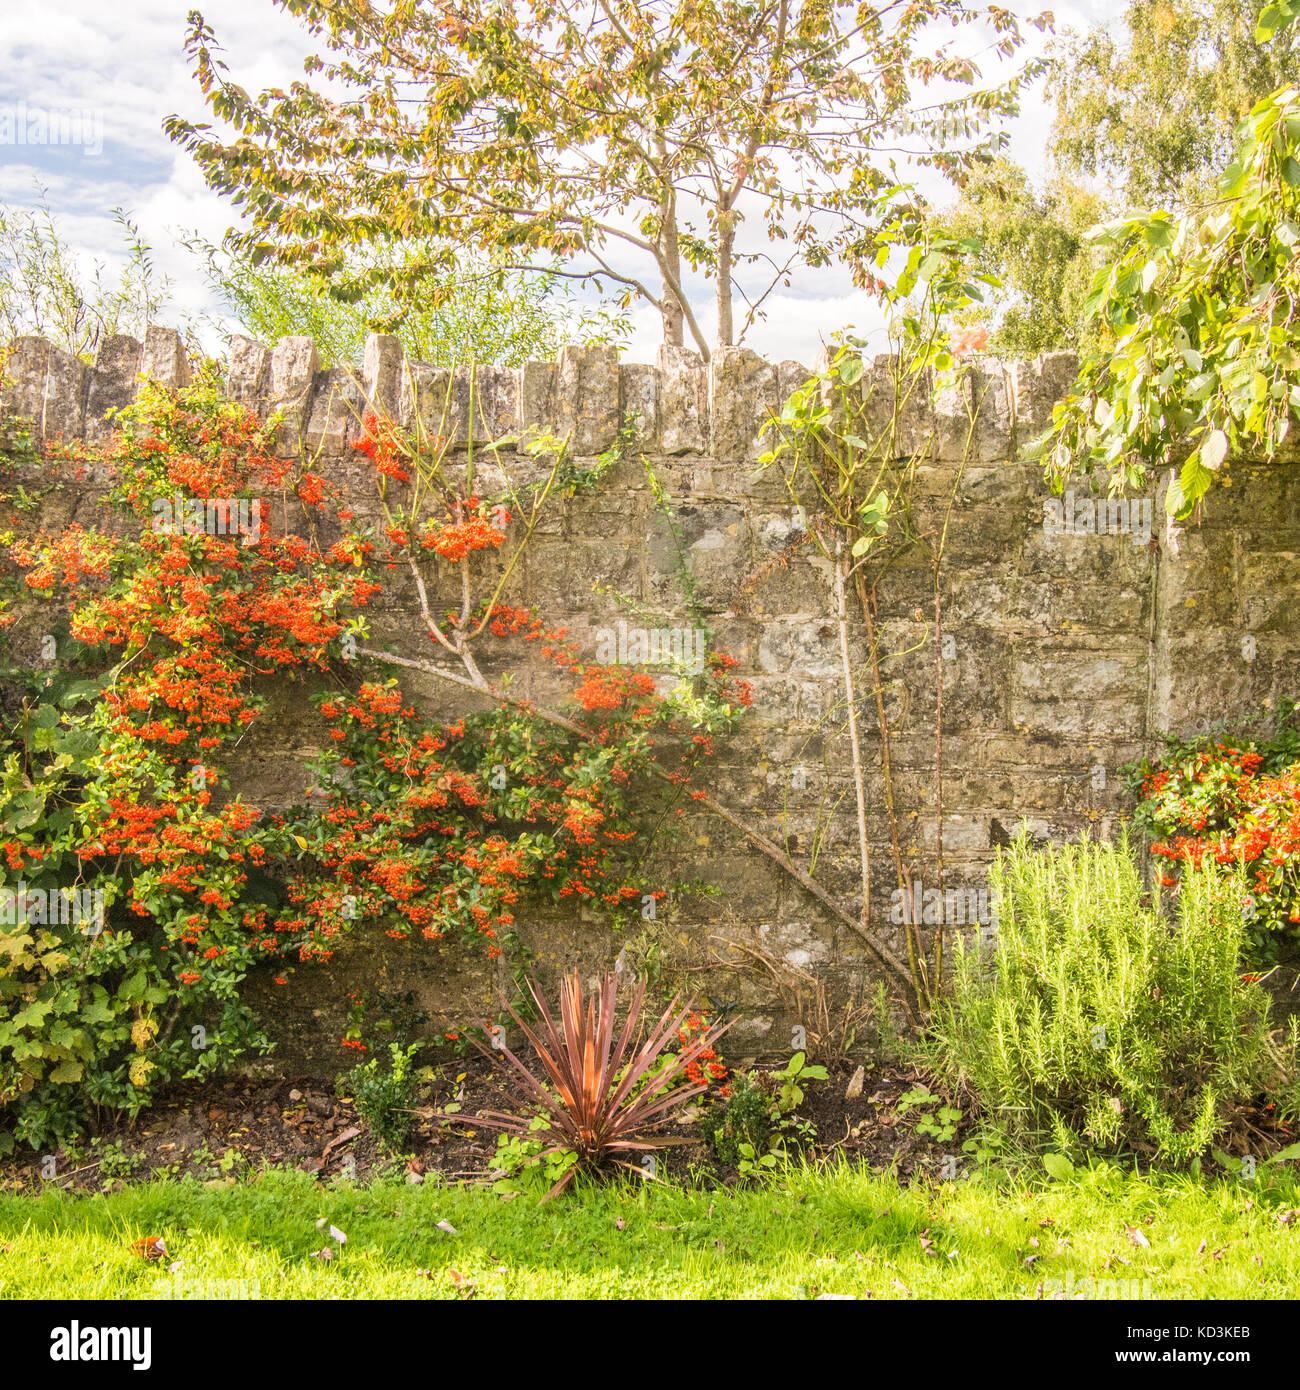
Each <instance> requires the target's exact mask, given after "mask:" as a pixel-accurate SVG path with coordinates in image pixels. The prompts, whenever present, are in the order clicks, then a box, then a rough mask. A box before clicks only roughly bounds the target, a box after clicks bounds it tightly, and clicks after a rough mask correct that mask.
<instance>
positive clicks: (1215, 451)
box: [1201, 430, 1228, 469]
mask: <svg viewBox="0 0 1300 1390" xmlns="http://www.w3.org/2000/svg"><path fill="white" fill-rule="evenodd" d="M1227 456H1228V436H1227V435H1226V434H1224V432H1223V431H1222V430H1211V431H1210V433H1209V434H1207V435H1206V436H1205V441H1204V443H1202V445H1201V462H1202V463H1203V464H1204V465H1205V466H1206V468H1211V469H1217V468H1219V467H1220V466H1221V465H1222V463H1223V460H1224V459H1225V458H1227Z"/></svg>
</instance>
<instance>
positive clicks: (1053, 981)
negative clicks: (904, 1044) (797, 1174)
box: [925, 835, 1294, 1161]
mask: <svg viewBox="0 0 1300 1390" xmlns="http://www.w3.org/2000/svg"><path fill="white" fill-rule="evenodd" d="M990 879H991V884H992V887H993V890H994V895H995V899H996V901H997V904H998V932H997V944H996V947H995V948H993V949H992V950H991V951H987V952H986V953H985V958H984V959H981V956H980V953H979V952H978V950H977V949H974V948H972V947H969V946H966V945H965V943H961V942H959V943H958V950H957V955H956V958H955V961H954V966H953V980H952V992H951V995H950V997H949V999H948V1000H946V1001H945V1002H944V1003H943V1004H942V1005H941V1006H940V1008H939V1009H938V1010H937V1011H936V1014H935V1017H934V1021H933V1026H932V1029H931V1032H930V1035H929V1038H928V1039H927V1042H926V1044H925V1056H926V1060H927V1062H928V1064H929V1065H930V1066H931V1067H932V1068H933V1070H934V1071H935V1072H936V1073H938V1074H940V1075H942V1076H943V1077H944V1078H945V1079H946V1080H947V1081H948V1082H949V1083H951V1084H953V1085H955V1086H958V1087H960V1088H962V1089H963V1090H964V1091H966V1092H967V1093H968V1094H969V1095H970V1096H972V1097H973V1099H974V1100H975V1101H976V1102H977V1104H978V1105H979V1107H980V1108H981V1109H982V1111H983V1112H984V1114H985V1116H986V1117H987V1118H988V1119H989V1120H991V1121H993V1122H996V1123H999V1124H1000V1125H1002V1126H1003V1127H1005V1129H1006V1130H1007V1131H1008V1133H1009V1134H1010V1136H1011V1137H1013V1138H1015V1139H1017V1140H1019V1141H1021V1142H1028V1143H1032V1144H1035V1145H1042V1144H1043V1143H1045V1142H1048V1141H1050V1142H1051V1143H1052V1145H1053V1146H1054V1147H1056V1148H1058V1149H1060V1150H1061V1151H1062V1152H1066V1153H1068V1152H1071V1151H1075V1152H1077V1151H1078V1150H1079V1149H1080V1148H1081V1147H1083V1146H1084V1144H1085V1143H1088V1144H1090V1145H1092V1146H1095V1147H1103V1148H1116V1147H1130V1148H1132V1149H1135V1150H1137V1151H1139V1152H1145V1153H1153V1154H1158V1155H1160V1156H1161V1157H1164V1158H1168V1159H1173V1160H1175V1161H1178V1160H1185V1159H1188V1158H1191V1157H1192V1156H1193V1155H1196V1154H1199V1153H1200V1152H1202V1151H1203V1150H1204V1149H1205V1148H1206V1147H1207V1145H1208V1144H1209V1143H1210V1141H1211V1140H1212V1139H1214V1138H1215V1137H1216V1136H1217V1135H1219V1134H1220V1133H1222V1132H1223V1131H1224V1130H1225V1129H1226V1128H1227V1127H1228V1126H1229V1125H1230V1124H1231V1120H1232V1116H1233V1112H1234V1109H1235V1108H1236V1107H1238V1106H1239V1105H1241V1104H1242V1103H1243V1102H1245V1101H1248V1100H1249V1099H1250V1098H1251V1097H1253V1096H1257V1095H1259V1094H1260V1093H1261V1092H1263V1091H1266V1090H1268V1089H1270V1088H1272V1087H1274V1086H1279V1085H1281V1084H1282V1083H1283V1082H1284V1081H1285V1080H1286V1078H1287V1075H1288V1073H1289V1072H1291V1071H1292V1070H1293V1068H1292V1066H1291V1062H1292V1059H1293V1057H1294V1047H1291V1048H1290V1049H1288V1050H1286V1051H1283V1050H1280V1049H1279V1048H1278V1047H1277V1045H1276V1044H1275V1041H1274V1039H1273V1037H1272V1035H1271V1033H1270V1028H1269V999H1268V996H1267V994H1266V993H1265V991H1264V990H1263V988H1262V987H1261V986H1260V985H1259V984H1258V983H1255V982H1254V981H1255V977H1253V976H1248V977H1246V978H1245V979H1243V978H1242V977H1241V976H1240V975H1239V973H1238V972H1239V969H1240V966H1239V964H1238V960H1239V952H1240V949H1241V944H1242V939H1243V933H1244V930H1245V923H1244V918H1243V913H1242V901H1243V898H1244V897H1245V896H1246V894H1245V890H1244V887H1243V884H1242V883H1241V881H1240V877H1239V875H1237V874H1234V873H1230V872H1224V871H1223V870H1221V869H1220V870H1216V869H1215V868H1214V866H1213V865H1212V864H1207V867H1206V868H1204V869H1203V870H1200V871H1197V872H1189V873H1188V874H1187V875H1186V877H1185V879H1184V882H1183V884H1182V887H1181V890H1180V892H1179V894H1178V896H1177V898H1176V901H1175V902H1174V903H1173V904H1170V902H1169V901H1168V899H1167V898H1166V899H1165V900H1163V901H1162V899H1161V897H1160V896H1159V891H1158V890H1157V893H1156V895H1155V896H1152V895H1150V894H1148V892H1147V891H1146V890H1145V888H1144V886H1143V883H1142V880H1141V877H1140V874H1139V871H1138V867H1137V864H1136V862H1135V859H1134V856H1133V854H1132V852H1131V850H1130V847H1129V845H1128V842H1127V841H1126V840H1124V841H1121V842H1120V843H1119V844H1117V845H1111V844H1094V843H1091V842H1089V841H1086V840H1085V841H1083V842H1081V843H1078V844H1068V845H1063V846H1059V847H1048V848H1046V849H1043V850H1037V849H1035V848H1033V847H1032V846H1031V845H1030V844H1029V842H1028V840H1027V838H1026V837H1025V836H1023V835H1021V836H1018V837H1017V838H1016V839H1015V840H1014V841H1013V843H1012V845H1011V846H1010V847H1009V848H1007V849H1004V850H1002V851H1000V852H999V854H998V858H997V861H996V863H995V865H994V867H993V869H992V871H991V875H990ZM1171 908H1172V910H1170V909H1171Z"/></svg>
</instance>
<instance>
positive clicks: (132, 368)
mask: <svg viewBox="0 0 1300 1390" xmlns="http://www.w3.org/2000/svg"><path fill="white" fill-rule="evenodd" d="M142 352H143V346H142V344H141V342H140V340H139V339H138V338H132V337H129V336H128V335H126V334H125V333H113V334H110V335H109V336H108V337H106V338H104V339H102V340H101V342H100V344H99V350H98V352H96V354H95V365H94V367H93V368H92V369H91V372H90V383H89V385H88V386H87V388H86V438H87V439H88V440H89V441H90V442H91V443H92V444H97V443H99V442H101V441H102V440H104V439H107V438H108V437H109V436H110V435H111V434H112V433H113V428H114V427H113V424H112V423H111V421H110V420H109V419H108V412H109V411H110V410H120V409H121V408H122V407H123V406H127V405H130V404H131V402H132V401H133V400H135V391H136V386H137V381H138V377H139V375H140V358H141V353H142Z"/></svg>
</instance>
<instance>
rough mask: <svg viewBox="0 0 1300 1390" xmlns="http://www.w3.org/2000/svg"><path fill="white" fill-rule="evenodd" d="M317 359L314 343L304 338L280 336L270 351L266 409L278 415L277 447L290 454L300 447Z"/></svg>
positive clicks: (294, 453)
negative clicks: (278, 432)
mask: <svg viewBox="0 0 1300 1390" xmlns="http://www.w3.org/2000/svg"><path fill="white" fill-rule="evenodd" d="M319 361H320V359H319V357H318V355H317V352H316V344H315V343H314V342H313V341H312V339H310V338H307V337H302V336H294V337H288V338H281V339H280V341H279V342H278V343H277V344H276V345H275V347H274V348H273V349H272V351H271V371H270V379H269V381H268V383H267V405H268V412H269V413H277V412H278V413H279V414H280V416H281V418H282V423H281V426H280V448H281V449H282V450H283V451H284V452H285V453H286V454H288V455H290V456H291V457H292V456H294V455H296V454H298V453H300V452H301V451H302V448H303V443H304V438H303V436H304V431H305V430H306V426H307V422H308V420H309V419H310V418H311V407H312V391H313V387H314V385H315V381H316V373H317V370H318V368H319Z"/></svg>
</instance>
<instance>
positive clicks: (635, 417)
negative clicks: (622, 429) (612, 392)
mask: <svg viewBox="0 0 1300 1390" xmlns="http://www.w3.org/2000/svg"><path fill="white" fill-rule="evenodd" d="M618 379H619V390H620V391H621V393H622V397H623V418H624V420H625V421H627V422H629V423H630V425H631V428H632V438H633V439H634V440H635V441H636V443H637V444H640V445H650V444H652V443H653V442H654V441H655V438H656V435H657V428H658V415H659V373H658V372H657V371H656V370H655V368H654V367H650V366H647V365H646V364H644V363H641V362H625V363H623V364H621V365H620V366H619V369H618Z"/></svg>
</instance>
